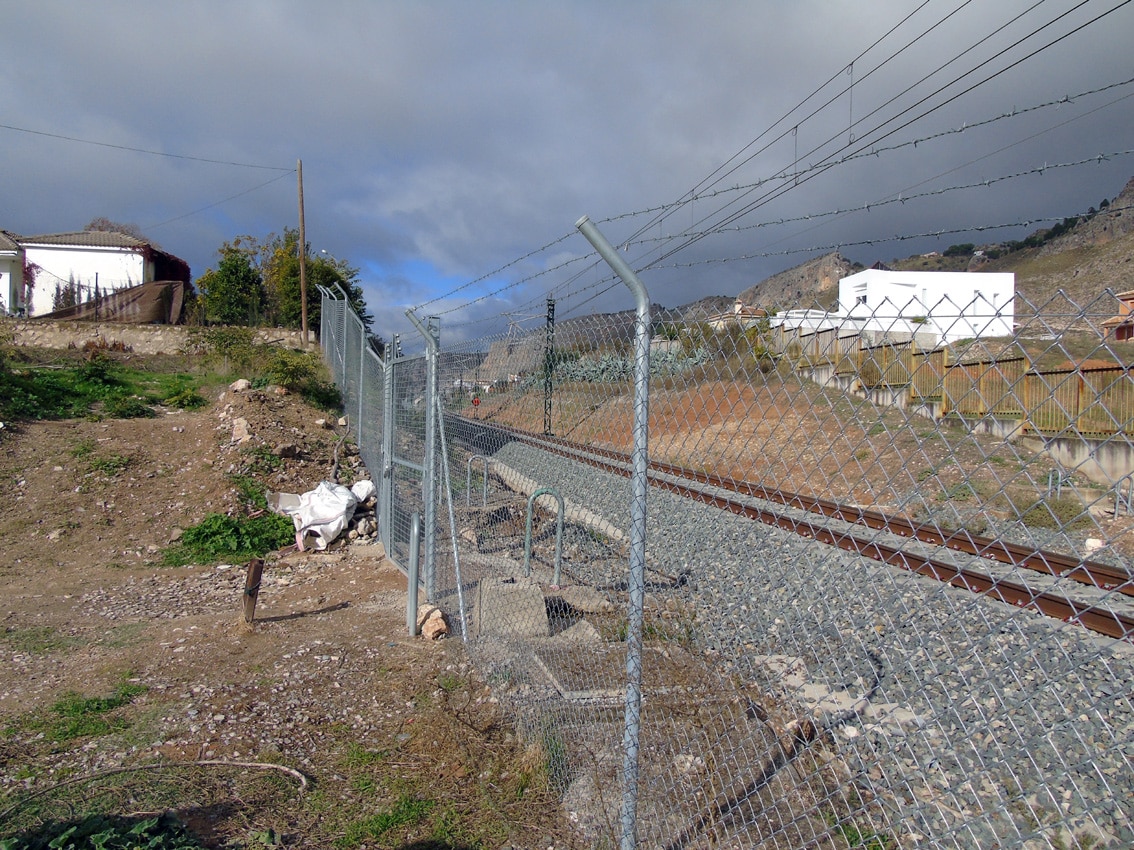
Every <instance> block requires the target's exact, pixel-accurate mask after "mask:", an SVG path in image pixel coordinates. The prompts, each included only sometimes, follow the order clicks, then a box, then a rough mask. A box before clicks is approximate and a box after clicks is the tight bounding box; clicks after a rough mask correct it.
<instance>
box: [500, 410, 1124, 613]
mask: <svg viewBox="0 0 1134 850" xmlns="http://www.w3.org/2000/svg"><path fill="white" fill-rule="evenodd" d="M481 424H482V423H481ZM482 427H491V428H497V429H499V430H501V431H505V432H507V433H509V434H511V435H513V436H514V437H516V438H517V439H523V440H525V441H528V442H532V441H535V442H542V443H544V444H547V443H550V444H554V445H559V446H563V447H564V448H566V449H568V450H573V451H576V452H588V453H590V454H593V455H598V456H600V457H606V458H609V459H610V460H613V461H616V462H618V463H625V462H629V456H628V455H626V454H624V453H622V452H619V451H616V450H613V449H602V448H597V447H595V446H586V445H582V444H580V443H575V442H572V441H570V440H565V439H562V438H559V437H548V436H540V437H534V436H533V435H531V434H529V433H528V432H526V431H521V430H518V429H515V428H511V427H509V426H502V425H490V426H483V424H482ZM650 470H651V471H654V472H661V473H664V474H666V475H672V476H674V477H677V478H684V479H687V480H691V481H698V482H700V483H702V484H705V485H708V486H711V487H718V488H720V489H722V490H728V491H731V492H733V493H737V494H739V495H743V496H751V497H753V498H756V499H762V500H764V501H767V502H774V503H777V504H782V505H784V506H785V507H789V508H797V509H799V510H803V511H808V512H810V513H815V514H820V515H822V516H826V517H830V518H832V519H838V520H841V521H843V522H849V523H852V524H854V525H864V526H866V527H868V528H871V529H874V530H876V531H886V532H889V533H891V534H896V535H898V536H899V537H909V538H912V539H916V540H919V541H921V542H923V543H928V544H930V545H932V546H943V547H945V548H948V549H953V550H954V551H958V552H963V553H965V554H968V555H974V556H976V557H978V558H986V559H988V560H990V561H996V562H997V563H1001V564H1007V565H1009V566H1013V567H1019V568H1021V569H1026V570H1033V571H1035V572H1039V573H1044V574H1046V575H1050V576H1053V577H1055V578H1068V579H1071V580H1072V581H1076V582H1078V583H1080V584H1083V585H1086V586H1088V587H1093V588H1095V589H1096V590H1101V591H1116V592H1118V593H1121V594H1123V595H1125V596H1134V576H1131V575H1130V574H1129V573H1127V572H1125V571H1124V570H1121V569H1119V568H1118V567H1114V566H1111V565H1109V564H1103V563H1100V562H1098V561H1087V560H1079V559H1078V558H1075V557H1072V556H1070V555H1064V554H1062V553H1059V552H1048V551H1044V550H1041V549H1035V548H1032V547H1028V546H1023V545H1020V544H1017V543H1009V542H1006V541H1003V540H996V539H993V538H990V537H982V536H980V535H976V534H973V533H971V532H969V531H967V530H966V529H948V528H940V527H938V526H932V525H924V524H919V523H914V522H911V521H910V520H907V519H905V518H904V517H898V516H890V515H888V514H883V513H880V512H878V511H872V510H868V509H866V508H859V507H851V506H847V505H840V504H838V503H836V502H832V501H829V500H826V499H820V498H816V497H813V496H804V495H802V494H800V493H792V492H790V491H787V490H778V489H770V488H768V487H765V486H764V485H763V484H757V483H753V482H751V481H743V480H742V481H737V480H735V479H732V478H724V477H722V476H720V475H717V474H715V473H711V472H701V471H698V470H695V469H688V468H686V467H682V466H676V465H674V464H670V463H666V462H664V461H657V460H651V461H650Z"/></svg>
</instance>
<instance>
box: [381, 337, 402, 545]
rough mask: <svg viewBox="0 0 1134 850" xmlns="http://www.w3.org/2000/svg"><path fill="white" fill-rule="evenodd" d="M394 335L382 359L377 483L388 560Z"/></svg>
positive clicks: (391, 535)
mask: <svg viewBox="0 0 1134 850" xmlns="http://www.w3.org/2000/svg"><path fill="white" fill-rule="evenodd" d="M397 346H398V335H397V334H394V336H393V338H392V339H391V340H390V344H389V345H387V346H386V350H385V352H384V356H383V358H382V370H383V372H384V377H385V381H384V382H383V386H382V396H383V397H382V470H381V473H380V474H379V480H378V511H379V514H378V532H379V536H380V538H381V540H382V547H383V548H384V549H385V550H386V554H387V556H392V554H393V552H394V398H395V395H394V380H395V372H394V352H395V351H396V350H397Z"/></svg>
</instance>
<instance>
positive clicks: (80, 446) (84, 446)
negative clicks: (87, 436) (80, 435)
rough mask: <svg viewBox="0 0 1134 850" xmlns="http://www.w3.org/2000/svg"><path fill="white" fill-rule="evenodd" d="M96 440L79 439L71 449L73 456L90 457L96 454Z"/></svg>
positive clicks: (77, 457)
mask: <svg viewBox="0 0 1134 850" xmlns="http://www.w3.org/2000/svg"><path fill="white" fill-rule="evenodd" d="M94 450H95V441H94V440H79V442H77V443H76V444H75V445H74V447H73V448H72V449H71V457H73V458H76V459H78V460H82V459H83V458H87V457H90V456H91V455H92V454H94Z"/></svg>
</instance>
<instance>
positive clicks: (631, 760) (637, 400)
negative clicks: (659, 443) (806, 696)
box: [575, 216, 650, 850]
mask: <svg viewBox="0 0 1134 850" xmlns="http://www.w3.org/2000/svg"><path fill="white" fill-rule="evenodd" d="M575 227H577V228H578V229H579V232H580V233H582V234H583V236H585V237H586V238H587V241H588V242H590V243H591V245H593V246H594V248H595V250H596V251H598V253H599V256H601V257H602V258H603V260H605V261H606V263H607V265H609V266H610V267H611V268H612V269H613V270H614V272H615V273H616V274H617V275H618V276H619V277H620V278H622V282H623V283H625V284H626V286H627V288H628V289H629V290H630V291H631V292H632V293H633V295H634V301H635V304H636V307H637V321H636V322H635V325H634V426H633V432H634V448H633V450H632V453H631V485H630V489H631V497H630V498H631V501H630V575H629V588H630V604H629V611H628V612H627V618H628V620H629V624H628V634H627V641H626V679H627V682H626V728H625V734H624V737H623V749H624V762H623V771H622V772H623V776H622V783H623V787H622V837H621V848H622V850H634V848H636V847H637V844H638V835H637V831H638V829H637V820H638V754H639V736H640V731H641V717H642V620H643V609H644V605H645V595H646V584H645V576H646V490H647V488H648V487H649V481H648V479H647V468H648V465H649V447H648V442H649V441H648V437H649V401H650V295H649V293H648V292H647V291H646V287H645V286H644V285H643V284H642V281H640V280H639V279H638V276H637V275H636V274H634V271H633V269H631V268H630V266H628V265H627V264H626V261H625V260H623V259H622V257H621V255H619V253H618V252H617V251H615V250H614V247H613V246H612V245H611V244H610V243H609V242H608V241H607V240H606V237H605V236H603V235H602V233H600V232H599V230H598V228H597V227H595V225H594V223H593V222H592V221H591V220H590V219H589V218H587V216H583V217H582V218H581V219H579V220H578V221H577V222H575Z"/></svg>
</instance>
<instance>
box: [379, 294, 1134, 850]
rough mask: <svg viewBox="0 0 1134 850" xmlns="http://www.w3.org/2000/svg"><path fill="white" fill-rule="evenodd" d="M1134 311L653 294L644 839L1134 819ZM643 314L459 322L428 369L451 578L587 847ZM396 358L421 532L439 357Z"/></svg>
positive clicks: (601, 814)
mask: <svg viewBox="0 0 1134 850" xmlns="http://www.w3.org/2000/svg"><path fill="white" fill-rule="evenodd" d="M806 312H809V313H811V311H806ZM821 312H822V311H815V313H813V314H812V315H811V316H810V319H809V320H811V321H814V320H815V316H816V315H818V314H820V313H821ZM1118 312H1119V309H1118V305H1117V303H1116V299H1114V297H1113V296H1109V295H1108V296H1106V297H1104V298H1100V299H1099V300H1098V301H1096V302H1092V303H1091V304H1087V305H1084V306H1082V307H1080V306H1078V305H1074V304H1071V303H1069V302H1068V300H1067V299H1066V298H1065V297H1064V296H1058V297H1057V298H1053V299H1052V300H1051V301H1049V302H1045V303H1041V304H1030V303H1028V302H1027V301H1026V299H1023V298H1017V303H1016V309H1015V319H1014V321H1015V330H1014V332H1013V333H1012V334H1011V335H1010V336H1006V335H1002V336H989V335H981V334H978V335H977V336H973V337H968V338H965V339H954V340H950V339H948V338H947V336H948V333H947V331H948V325H946V324H942V325H939V327H938V331H937V332H935V333H936V334H937V336H936V338H933V336H932V335H931V334H929V333H928V332H927V331H925V330H924V329H921V330H919V331H918V332H917V333H915V334H914V335H913V338H911V337H910V336H909V335H908V334H907V335H905V336H900V337H899V338H894V339H889V338H887V331H886V330H885V328H883V327H882V325H883V324H885V323H884V322H882V319H884V318H885V317H881V316H878V317H874V318H876V319H878V321H877V322H875V326H876V328H875V330H873V331H871V332H870V334H865V333H863V334H860V335H859V337H858V338H856V337H855V335H854V333H852V332H850V331H848V329H847V328H846V327H841V328H839V329H838V330H837V331H836V332H833V333H832V332H827V331H823V330H820V331H818V332H817V331H816V328H815V327H814V325H812V326H809V327H805V326H804V323H803V322H798V323H797V325H796V326H794V327H793V325H792V320H793V317H792V316H790V315H786V316H778V317H777V316H775V315H770V316H769V315H759V314H758V313H755V312H753V313H743V312H739V311H738V312H736V313H729V312H727V311H726V312H724V313H720V314H714V313H711V312H708V311H705V312H696V311H694V310H688V311H684V312H682V311H670V312H668V313H659V314H656V315H655V316H654V317H653V342H652V345H651V358H650V373H651V386H650V404H649V439H650V468H649V476H650V484H651V487H650V491H649V499H648V511H647V528H646V535H647V549H646V568H647V569H646V577H645V588H644V591H645V611H644V622H643V625H642V652H641V659H642V685H641V712H640V718H639V719H638V721H637V727H636V734H635V736H634V740H633V742H632V744H633V746H634V747H635V748H636V749H637V751H638V756H639V758H638V764H639V769H638V772H637V775H636V777H633V778H632V781H631V785H632V789H631V790H632V791H633V793H634V794H635V805H636V813H635V817H636V821H635V827H634V835H635V840H636V842H637V846H642V847H663V848H672V849H673V850H677V848H694V847H696V848H703V847H737V846H742V847H769V848H772V847H775V848H797V847H803V846H808V847H820V848H825V847H830V848H844V847H848V846H851V847H854V846H863V847H879V848H882V847H914V846H916V847H942V848H945V847H949V848H953V847H991V846H1000V847H1020V848H1023V847H1043V846H1056V847H1058V846H1066V847H1076V846H1078V847H1122V846H1129V845H1130V844H1131V843H1132V842H1134V791H1132V788H1134V783H1132V782H1131V779H1132V778H1134V770H1132V766H1134V744H1132V743H1131V742H1132V741H1134V704H1132V702H1131V682H1132V681H1134V646H1132V644H1134V604H1132V594H1134V585H1132V582H1131V578H1130V576H1131V573H1130V563H1131V551H1132V550H1131V546H1132V545H1134V544H1131V542H1130V540H1131V538H1130V534H1129V530H1130V528H1131V527H1132V526H1134V516H1132V515H1131V511H1130V509H1129V501H1130V500H1129V493H1130V489H1131V488H1130V484H1129V481H1130V476H1131V473H1134V450H1132V447H1131V441H1130V435H1131V431H1132V430H1134V410H1131V405H1130V403H1129V399H1130V398H1131V397H1132V393H1134V387H1132V386H1131V378H1130V375H1129V370H1128V366H1127V364H1128V362H1129V360H1130V356H1129V354H1128V353H1127V352H1125V351H1124V350H1123V349H1122V348H1121V347H1119V345H1118V343H1116V342H1114V341H1113V339H1112V338H1109V337H1107V336H1106V334H1105V328H1104V326H1103V324H1102V323H1103V321H1104V318H1106V317H1109V316H1111V315H1114V314H1116V313H1118ZM867 318H868V319H869V317H867ZM966 321H967V322H969V323H970V324H971V323H972V322H973V321H974V319H973V316H972V315H969V316H968V317H967V318H966ZM888 326H889V327H894V324H893V322H890V323H889V325H888ZM820 334H822V335H821V336H820ZM632 339H633V314H632V313H630V312H626V313H613V314H605V315H596V316H588V317H579V318H571V319H569V320H563V321H560V322H558V323H555V322H554V314H553V312H552V311H549V314H548V318H547V322H546V323H545V324H542V325H541V324H537V323H531V324H530V325H529V326H528V327H521V326H520V325H519V324H518V323H513V325H512V326H511V327H510V329H509V330H508V331H507V332H503V333H500V334H496V335H492V336H486V337H484V338H481V339H476V340H472V341H468V342H465V343H461V344H460V345H453V346H450V347H448V348H447V349H445V350H444V351H443V352H442V353H441V355H440V357H439V360H438V369H437V374H438V377H437V387H438V390H437V392H438V396H437V399H436V401H435V402H434V403H436V404H438V407H439V408H440V409H441V412H442V415H441V416H439V418H438V428H439V430H440V431H441V439H440V440H439V443H438V445H437V449H438V452H440V453H441V454H442V455H443V457H442V461H443V462H442V463H440V464H438V465H437V466H436V467H435V472H434V479H433V481H434V485H436V486H437V487H439V488H440V490H441V494H440V497H439V501H438V510H437V516H438V521H437V531H438V535H439V538H438V541H437V545H436V547H435V563H434V569H435V574H434V575H435V586H434V590H435V600H436V601H437V603H438V604H439V605H441V607H442V608H443V609H444V610H445V611H446V612H447V613H448V614H449V615H450V618H451V620H453V621H454V622H455V623H458V624H459V626H458V631H460V632H461V633H462V634H463V636H464V637H465V638H466V639H467V640H468V647H469V652H470V655H471V657H472V658H473V659H474V661H475V662H476V663H477V664H478V666H479V667H480V669H481V671H482V673H483V675H484V676H485V678H486V681H488V682H489V684H490V685H491V687H492V688H493V691H494V695H495V696H496V697H497V698H498V699H500V700H501V702H502V703H503V704H504V705H505V706H506V707H507V708H508V709H509V711H510V716H511V717H512V719H513V720H514V722H515V723H516V726H517V728H518V729H519V730H520V732H521V733H522V734H523V735H524V736H525V740H526V741H527V743H528V745H529V760H530V764H528V765H526V767H525V769H530V770H532V771H533V774H537V775H539V776H541V777H542V778H543V780H544V781H546V782H547V783H548V784H549V785H550V787H552V788H554V789H555V790H556V791H557V792H558V794H559V795H560V799H561V801H562V806H563V810H564V813H565V815H566V816H567V817H568V819H569V820H570V821H571V822H572V823H573V824H574V825H575V827H576V829H577V830H578V832H579V835H580V837H581V839H582V840H584V842H589V843H590V844H591V845H592V846H613V845H615V844H616V843H617V842H618V837H619V835H620V832H621V831H622V830H621V826H620V823H619V820H620V817H621V816H622V814H623V812H624V809H625V805H624V804H625V798H624V795H625V793H626V792H627V790H628V789H627V786H626V782H625V776H626V774H625V772H624V771H625V770H626V760H625V754H626V752H627V747H628V746H629V745H630V742H629V741H628V739H627V737H626V728H627V724H626V695H627V681H628V680H627V667H626V659H627V650H628V646H627V638H628V636H629V631H630V630H629V622H628V618H627V611H628V602H629V597H630V591H631V588H630V585H629V582H628V575H627V562H628V549H629V544H630V540H629V534H628V529H629V527H630V521H631V513H632V504H631V489H630V479H629V476H630V474H631V467H632V463H631V457H630V450H631V422H632V412H633V410H632V408H633V398H632V393H633V380H632V374H633V356H632V353H631V352H632V348H631V344H632ZM392 375H393V378H392V381H393V387H392V393H388V395H387V398H391V397H392V398H394V399H395V401H394V403H395V405H396V412H395V416H394V420H395V421H396V423H397V425H396V439H395V446H396V448H395V451H394V455H395V457H394V470H395V471H394V476H395V480H396V482H397V483H396V486H395V488H394V496H393V499H394V502H395V504H394V506H393V513H394V516H395V517H397V518H398V520H397V521H396V522H397V523H400V527H401V526H404V527H405V528H406V529H408V524H407V522H406V518H407V517H408V516H409V514H410V513H413V512H420V511H421V510H422V494H423V487H422V475H423V471H424V470H425V469H426V464H425V460H426V458H425V456H424V454H423V452H424V451H425V445H426V442H427V441H426V434H425V433H424V429H425V422H426V416H425V413H426V410H427V406H428V405H429V404H430V403H431V402H430V401H429V398H428V382H427V380H426V376H427V369H426V364H425V361H424V359H421V358H406V359H403V360H401V361H398V362H396V363H395V364H394V368H393V372H392ZM388 389H389V388H388ZM399 458H400V459H401V462H399ZM428 489H429V488H428V487H427V488H426V490H428ZM449 516H451V517H452V522H451V523H450V522H449V521H448V517H449ZM397 539H398V541H399V542H398V543H397V545H396V547H395V548H397V549H399V551H400V550H401V549H404V548H405V546H406V542H405V541H406V540H407V536H406V533H405V532H399V534H398V535H397Z"/></svg>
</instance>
